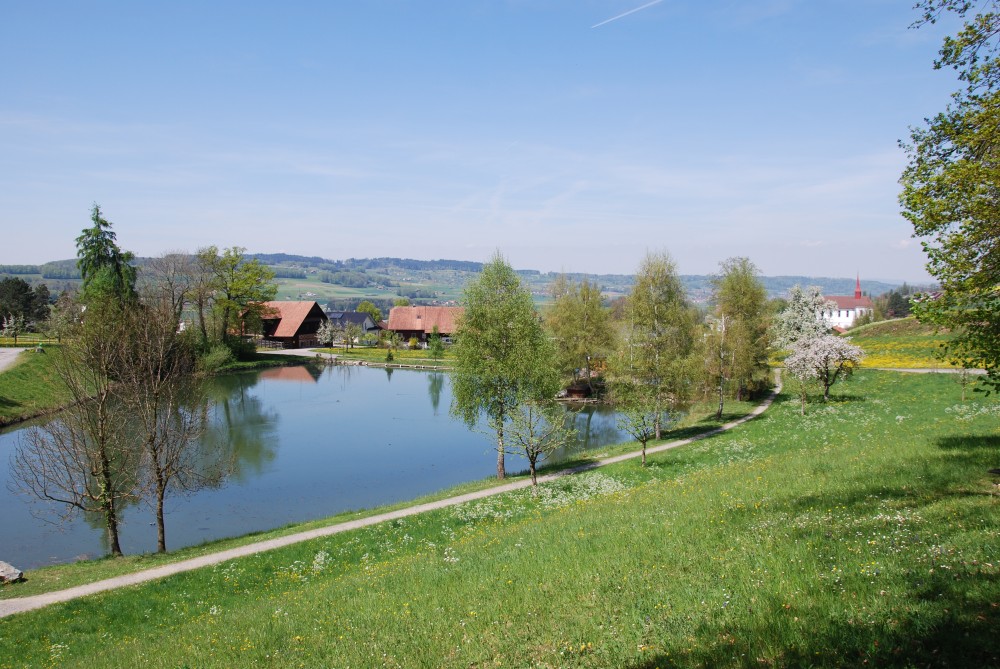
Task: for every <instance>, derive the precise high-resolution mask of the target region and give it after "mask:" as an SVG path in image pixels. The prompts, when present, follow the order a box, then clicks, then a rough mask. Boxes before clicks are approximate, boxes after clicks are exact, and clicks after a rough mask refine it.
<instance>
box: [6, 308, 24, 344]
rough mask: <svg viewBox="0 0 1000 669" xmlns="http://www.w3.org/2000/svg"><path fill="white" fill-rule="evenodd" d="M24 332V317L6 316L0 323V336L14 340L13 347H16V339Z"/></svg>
mask: <svg viewBox="0 0 1000 669" xmlns="http://www.w3.org/2000/svg"><path fill="white" fill-rule="evenodd" d="M25 331H26V327H25V324H24V316H22V315H20V314H18V315H17V316H15V315H14V314H7V315H6V316H4V317H3V320H2V321H0V334H2V335H3V336H4V337H10V338H11V339H13V340H14V346H17V338H18V337H20V336H21V335H23V334H24V333H25Z"/></svg>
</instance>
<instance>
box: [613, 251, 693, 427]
mask: <svg viewBox="0 0 1000 669" xmlns="http://www.w3.org/2000/svg"><path fill="white" fill-rule="evenodd" d="M696 324H697V316H696V312H695V310H694V309H693V308H692V307H691V305H690V304H688V302H687V299H686V297H685V295H684V288H683V286H682V285H681V281H680V277H679V276H678V275H677V269H676V266H675V265H674V262H673V260H671V258H670V256H669V255H668V254H666V253H660V254H649V255H647V256H646V257H645V258H644V259H643V261H642V264H641V265H640V267H639V272H638V274H637V275H636V278H635V284H634V285H633V287H632V292H631V293H630V294H629V296H628V300H627V302H626V305H625V333H624V335H623V338H622V344H621V346H620V347H619V349H618V351H617V352H616V354H615V356H614V357H613V359H612V360H611V367H612V370H611V371H612V386H614V385H615V384H617V385H618V386H619V389H618V391H617V395H618V396H623V395H627V396H629V397H630V398H631V399H630V403H631V404H632V405H633V406H639V404H638V403H639V402H640V400H641V403H642V408H643V410H648V411H649V413H650V414H651V415H653V416H654V417H656V418H657V420H658V419H659V417H660V416H662V415H664V414H666V413H667V412H669V411H671V410H675V409H677V408H679V407H681V406H683V405H684V404H686V403H687V402H688V401H689V399H690V397H691V394H692V391H693V387H694V380H695V377H696V375H697V372H696V371H695V369H696V368H697V362H696V361H695V358H694V354H695V352H696V350H695V329H696ZM622 386H625V387H628V386H631V389H628V390H623V389H622ZM615 393H616V391H615V389H614V388H612V394H613V395H614V394H615ZM661 428H662V426H661V425H660V423H659V422H657V425H656V430H655V435H656V438H657V439H659V438H660V436H661V431H662V429H661Z"/></svg>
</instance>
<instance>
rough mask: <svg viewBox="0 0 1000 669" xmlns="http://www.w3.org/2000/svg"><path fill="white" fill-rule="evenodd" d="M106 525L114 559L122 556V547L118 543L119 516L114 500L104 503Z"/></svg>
mask: <svg viewBox="0 0 1000 669" xmlns="http://www.w3.org/2000/svg"><path fill="white" fill-rule="evenodd" d="M104 525H105V527H106V528H107V530H108V546H109V547H110V549H111V556H112V557H121V556H122V547H121V544H120V543H119V542H118V514H117V512H116V511H115V502H114V500H113V499H112V500H106V501H105V502H104Z"/></svg>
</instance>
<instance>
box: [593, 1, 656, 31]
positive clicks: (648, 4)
mask: <svg viewBox="0 0 1000 669" xmlns="http://www.w3.org/2000/svg"><path fill="white" fill-rule="evenodd" d="M661 2H663V0H653V1H652V2H647V3H646V4H644V5H643V6H642V7H636V8H635V9H630V10H628V11H627V12H625V13H624V14H619V15H618V16H612V17H611V18H610V19H607V20H604V21H601V22H600V23H595V24H594V25H592V26H590V27H591V28H600V27H601V26H603V25H604V24H605V23H611V22H612V21H617V20H618V19H620V18H623V17H625V16H628V15H629V14H635V13H636V12H641V11H642V10H644V9H646V8H647V7H652V6H653V5H658V4H660V3H661Z"/></svg>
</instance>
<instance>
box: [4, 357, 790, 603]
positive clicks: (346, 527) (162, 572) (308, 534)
mask: <svg viewBox="0 0 1000 669" xmlns="http://www.w3.org/2000/svg"><path fill="white" fill-rule="evenodd" d="M779 392H781V375H780V373H779V372H776V373H775V388H774V390H773V391H772V392H771V394H770V395H768V397H767V399H765V400H764V401H763V402H761V403H760V404H759V405H758V406H757V407H755V408H754V410H753V411H751V412H750V413H749V414H747V415H746V416H744V417H742V418H740V419H738V420H734V421H731V422H729V423H726V424H724V425H722V426H720V427H717V428H715V429H714V430H710V431H708V432H704V433H702V434H699V435H697V436H694V437H690V438H688V439H679V440H677V441H671V442H667V443H665V444H660V445H658V446H652V447H650V448H647V449H646V453H647V454H652V453H661V452H663V451H667V450H670V449H672V448H677V447H678V446H684V445H686V444H690V443H692V442H695V441H699V440H701V439H707V438H708V437H712V436H715V435H717V434H720V433H722V432H725V431H727V430H731V429H732V428H734V427H736V426H737V425H740V424H742V423H745V422H747V421H749V420H752V419H753V418H756V417H757V416H759V415H761V414H762V413H764V412H765V411H766V410H767V409H768V407H770V406H771V403H772V402H773V401H774V398H775V397H777V395H778V393H779ZM641 455H642V452H641V451H633V452H631V453H625V454H623V455H617V456H615V457H611V458H605V459H603V460H595V461H594V462H589V463H586V464H583V465H579V466H577V467H572V468H569V469H564V470H561V471H557V472H553V473H551V474H546V475H544V476H539V477H538V481H539V483H544V482H547V481H554V480H555V479H558V478H561V477H563V476H571V475H573V474H578V473H580V472H584V471H590V470H592V469H597V468H599V467H604V466H606V465H610V464H614V463H616V462H622V461H625V460H632V459H634V458H638V457H640V456H641ZM529 486H531V479H530V478H525V479H523V480H520V481H515V482H513V483H506V484H503V485H499V486H496V487H493V488H488V489H486V490H479V491H476V492H470V493H467V494H464V495H457V496H455V497H448V498H445V499H440V500H437V501H435V502H428V503H426V504H417V505H414V506H410V507H406V508H404V509H398V510H396V511H390V512H387V513H380V514H377V515H374V516H370V517H368V518H360V519H358V520H351V521H347V522H343V523H337V524H334V525H328V526H327V527H321V528H318V529H314V530H308V531H305V532H298V533H296V534H289V535H288V536H284V537H279V538H277V539H269V540H267V541H258V542H255V543H252V544H247V545H246V546H240V547H238V548H231V549H229V550H225V551H220V552H218V553H212V554H210V555H202V556H200V557H196V558H191V559H188V560H181V561H180V562H174V563H172V564H168V565H163V566H161V567H155V568H153V569H146V570H143V571H138V572H135V573H132V574H126V575H123V576H116V577H114V578H109V579H105V580H103V581H96V582H94V583H88V584H86V585H80V586H77V587H74V588H67V589H65V590H56V591H54V592H47V593H43V594H40V595H32V596H30V597H20V598H13V599H2V600H0V618H4V617H7V616H11V615H14V614H16V613H22V612H24V611H31V610H34V609H40V608H42V607H44V606H48V605H49V604H57V603H59V602H67V601H70V600H72V599H76V598H78V597H85V596H87V595H93V594H96V593H99V592H105V591H107V590H114V589H115V588H122V587H125V586H129V585H138V584H140V583H146V582H148V581H153V580H156V579H160V578H165V577H167V576H172V575H174V574H180V573H182V572H186V571H192V570H194V569H200V568H201V567H208V566H211V565H215V564H219V563H220V562H226V561H228V560H235V559H236V558H241V557H246V556H248V555H254V554H256V553H263V552H265V551H270V550H275V549H277V548H283V547H285V546H289V545H292V544H296V543H299V542H302V541H309V540H310V539H317V538H319V537H326V536H330V535H332V534H339V533H341V532H348V531H350V530H355V529H358V528H361V527H368V526H369V525H376V524H378V523H384V522H386V521H389V520H395V519H397V518H405V517H407V516H415V515H417V514H420V513H424V512H426V511H433V510H435V509H443V508H446V507H449V506H456V505H458V504H464V503H466V502H471V501H473V500H477V499H482V498H484V497H491V496H493V495H500V494H503V493H506V492H510V491H512V490H520V489H521V488H527V487H529Z"/></svg>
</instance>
